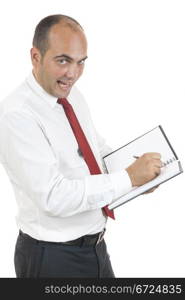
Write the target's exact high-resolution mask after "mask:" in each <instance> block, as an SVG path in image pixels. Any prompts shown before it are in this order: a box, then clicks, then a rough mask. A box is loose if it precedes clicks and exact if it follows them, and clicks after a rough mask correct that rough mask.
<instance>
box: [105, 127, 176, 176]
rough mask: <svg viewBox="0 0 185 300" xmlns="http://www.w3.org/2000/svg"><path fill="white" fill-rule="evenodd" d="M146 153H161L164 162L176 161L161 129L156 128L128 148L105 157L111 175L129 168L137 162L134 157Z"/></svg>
mask: <svg viewBox="0 0 185 300" xmlns="http://www.w3.org/2000/svg"><path fill="white" fill-rule="evenodd" d="M146 152H159V153H160V154H161V160H162V162H165V163H166V162H167V161H168V162H170V160H172V161H173V160H176V157H175V155H174V152H173V151H172V149H171V148H170V146H169V144H168V142H167V140H166V138H165V137H164V135H163V133H162V131H161V129H160V127H159V126H158V127H156V128H154V129H153V130H151V131H150V132H148V133H146V134H145V135H143V136H141V137H139V138H138V139H136V140H134V141H132V142H130V143H129V144H127V145H126V146H123V147H122V148H120V149H118V150H116V151H114V152H113V153H111V154H110V155H108V156H106V157H104V162H105V165H106V167H107V170H108V172H109V173H111V172H114V171H119V170H123V169H125V168H127V167H128V166H129V165H130V164H132V163H133V162H134V161H135V158H134V157H133V156H141V155H143V154H144V153H146Z"/></svg>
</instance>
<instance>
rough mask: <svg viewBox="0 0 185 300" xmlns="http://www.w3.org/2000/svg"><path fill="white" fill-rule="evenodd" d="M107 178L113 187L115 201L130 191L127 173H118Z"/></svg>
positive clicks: (130, 186) (130, 185) (130, 184)
mask: <svg viewBox="0 0 185 300" xmlns="http://www.w3.org/2000/svg"><path fill="white" fill-rule="evenodd" d="M109 178H110V180H111V182H112V185H113V187H114V191H115V194H114V199H113V200H115V199H117V198H119V197H121V196H123V195H124V194H126V193H128V192H129V191H131V189H132V183H131V180H130V177H129V175H128V173H127V171H125V170H123V171H119V172H114V173H111V174H109Z"/></svg>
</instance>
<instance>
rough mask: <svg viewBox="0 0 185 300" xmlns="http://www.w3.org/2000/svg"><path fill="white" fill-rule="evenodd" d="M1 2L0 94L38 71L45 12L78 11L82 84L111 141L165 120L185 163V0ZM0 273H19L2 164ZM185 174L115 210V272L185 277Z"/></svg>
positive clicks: (110, 238)
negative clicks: (37, 31) (35, 45)
mask: <svg viewBox="0 0 185 300" xmlns="http://www.w3.org/2000/svg"><path fill="white" fill-rule="evenodd" d="M3 2H4V3H2V1H1V4H0V37H1V46H0V61H1V64H0V66H1V68H0V82H1V84H0V99H3V98H4V97H5V96H6V95H7V94H8V93H10V92H11V91H12V90H13V89H14V88H15V87H16V86H17V85H19V83H21V82H22V81H23V80H24V78H25V76H27V74H28V73H29V72H30V70H31V63H30V56H29V50H30V48H31V41H32V36H33V31H34V28H35V26H36V24H37V23H38V22H39V21H40V19H42V18H43V17H45V16H47V15H50V14H55V13H63V14H67V15H70V16H72V17H74V18H76V19H77V20H78V21H79V22H80V23H81V25H82V26H83V27H84V29H85V31H86V34H87V38H88V41H89V53H88V55H89V58H88V61H87V64H86V69H85V73H84V75H83V77H82V78H81V79H80V81H79V84H78V86H79V87H80V89H81V91H82V92H83V94H84V95H85V97H86V100H87V101H88V103H89V106H90V108H91V112H92V116H93V119H94V122H95V124H96V127H97V128H98V130H99V131H100V133H101V134H102V135H103V136H104V137H105V138H106V140H107V142H108V143H109V144H110V145H111V146H112V148H117V147H119V146H121V145H123V144H125V143H127V142H129V141H130V140H132V139H134V138H136V137H137V136H138V135H141V134H143V133H145V132H146V131H148V130H150V129H152V128H153V127H155V126H157V125H159V124H161V125H162V126H163V128H164V130H165V131H166V134H167V136H168V138H169V140H170V141H171V143H172V145H173V147H174V149H175V150H176V152H177V154H178V156H179V158H180V160H181V161H182V165H183V166H184V168H185V158H184V154H185V141H184V139H185V134H184V130H185V114H184V105H183V104H184V99H185V17H184V16H185V1H180V0H171V1H170V0H128V1H124V0H114V1H110V0H93V1H86V0H67V1H63V0H52V1H48V0H45V1H41V0H40V1H39V0H37V1H33V0H32V1H21V0H17V1H10V0H6V1H3ZM0 179H1V180H0V277H15V273H14V265H13V255H14V245H15V241H16V237H17V228H16V223H15V215H16V209H17V208H16V203H15V199H14V194H13V190H12V187H11V185H10V183H9V180H8V177H7V175H6V173H5V171H4V169H3V167H2V166H1V165H0ZM184 198H185V197H184V175H180V176H178V177H176V178H174V179H173V180H171V181H169V182H167V183H165V184H163V185H161V186H160V187H159V188H158V190H157V191H155V192H154V193H153V194H150V195H144V196H142V197H140V198H137V200H136V199H135V200H133V201H130V202H129V203H127V204H125V205H124V206H122V207H120V208H118V209H116V211H115V213H116V221H112V220H110V221H109V222H108V226H107V233H106V241H107V245H108V252H109V254H110V256H111V260H112V265H113V268H114V271H115V274H116V276H117V277H184V276H185V259H184V253H185V242H184V228H185V217H184V211H185V204H184V201H185V199H184Z"/></svg>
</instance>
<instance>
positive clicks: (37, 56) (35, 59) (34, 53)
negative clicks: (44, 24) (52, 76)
mask: <svg viewBox="0 0 185 300" xmlns="http://www.w3.org/2000/svg"><path fill="white" fill-rule="evenodd" d="M30 55H31V61H32V64H33V66H34V67H36V66H37V65H38V64H40V61H41V58H42V56H41V53H40V51H39V50H38V49H37V48H36V47H33V48H31V50H30Z"/></svg>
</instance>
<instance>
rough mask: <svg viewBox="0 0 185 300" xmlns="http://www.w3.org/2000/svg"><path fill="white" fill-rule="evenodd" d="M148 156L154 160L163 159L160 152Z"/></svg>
mask: <svg viewBox="0 0 185 300" xmlns="http://www.w3.org/2000/svg"><path fill="white" fill-rule="evenodd" d="M148 154H150V155H151V157H152V158H154V159H160V158H161V154H160V153H158V152H149V153H148Z"/></svg>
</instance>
